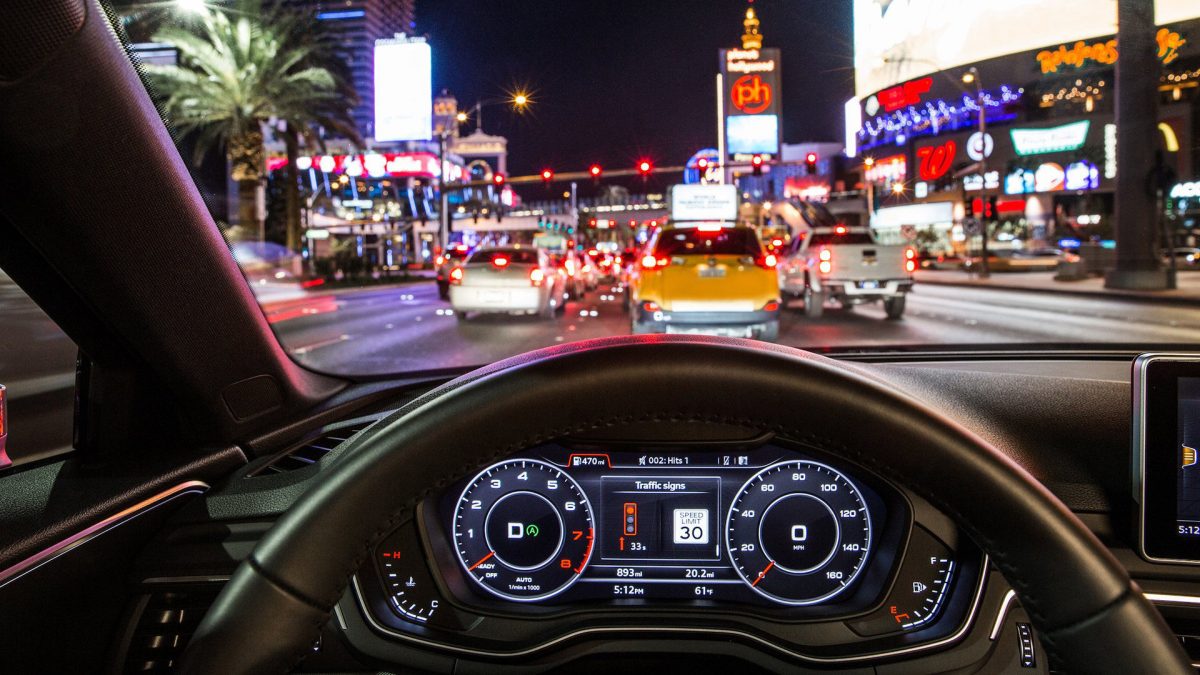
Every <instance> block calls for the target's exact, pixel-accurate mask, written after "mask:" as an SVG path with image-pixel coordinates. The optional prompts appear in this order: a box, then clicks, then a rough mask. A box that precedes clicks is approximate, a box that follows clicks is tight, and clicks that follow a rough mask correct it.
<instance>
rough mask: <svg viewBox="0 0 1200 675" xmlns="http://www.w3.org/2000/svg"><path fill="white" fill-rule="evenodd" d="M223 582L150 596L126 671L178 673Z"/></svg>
mask: <svg viewBox="0 0 1200 675" xmlns="http://www.w3.org/2000/svg"><path fill="white" fill-rule="evenodd" d="M221 586H222V584H219V583H214V584H203V585H196V586H189V587H187V588H172V589H170V590H161V591H156V592H153V593H151V594H150V595H148V596H146V602H145V604H144V605H143V606H142V611H141V614H139V615H138V619H137V624H136V625H135V626H134V628H133V634H132V635H131V637H130V639H129V644H128V651H126V653H125V668H124V672H126V673H170V672H174V670H175V666H176V665H177V664H178V662H179V657H180V655H182V654H183V648H184V647H186V646H187V642H188V640H189V639H190V638H191V637H192V633H193V632H195V630H196V626H198V625H199V624H200V619H201V618H203V617H204V613H205V612H207V611H208V608H209V607H211V606H212V604H213V602H214V601H215V600H216V599H217V594H218V593H220V592H221Z"/></svg>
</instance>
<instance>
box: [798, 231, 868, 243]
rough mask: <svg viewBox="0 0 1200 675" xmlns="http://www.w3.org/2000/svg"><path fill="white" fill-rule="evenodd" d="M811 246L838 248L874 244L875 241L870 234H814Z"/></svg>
mask: <svg viewBox="0 0 1200 675" xmlns="http://www.w3.org/2000/svg"><path fill="white" fill-rule="evenodd" d="M811 239H812V244H810V245H811V246H837V245H839V244H874V243H876V242H875V239H874V237H872V236H871V233H869V232H847V233H846V234H834V233H832V232H830V233H827V234H813V235H811Z"/></svg>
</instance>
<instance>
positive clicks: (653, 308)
mask: <svg viewBox="0 0 1200 675" xmlns="http://www.w3.org/2000/svg"><path fill="white" fill-rule="evenodd" d="M642 309H644V310H646V311H647V312H657V311H658V303H657V302H651V301H649V300H647V301H646V302H643V303H642Z"/></svg>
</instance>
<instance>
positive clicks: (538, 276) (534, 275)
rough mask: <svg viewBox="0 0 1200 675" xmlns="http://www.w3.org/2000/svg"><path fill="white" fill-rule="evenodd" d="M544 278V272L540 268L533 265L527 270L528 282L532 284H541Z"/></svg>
mask: <svg viewBox="0 0 1200 675" xmlns="http://www.w3.org/2000/svg"><path fill="white" fill-rule="evenodd" d="M545 280H546V273H545V272H543V271H542V268H540V267H535V268H533V269H532V270H529V283H531V284H533V285H534V286H541V285H542V282H543V281H545Z"/></svg>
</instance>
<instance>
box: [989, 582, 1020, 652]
mask: <svg viewBox="0 0 1200 675" xmlns="http://www.w3.org/2000/svg"><path fill="white" fill-rule="evenodd" d="M1016 599H1017V592H1016V591H1014V590H1012V589H1009V591H1008V592H1007V593H1005V594H1004V600H1002V601H1001V602H1000V609H999V610H998V611H997V612H996V622H995V623H993V624H992V632H991V633H988V639H989V640H992V641H995V640H996V638H997V637H999V636H1000V628H1001V627H1002V626H1003V625H1004V617H1006V616H1008V607H1009V605H1011V604H1012V603H1013V600H1016Z"/></svg>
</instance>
